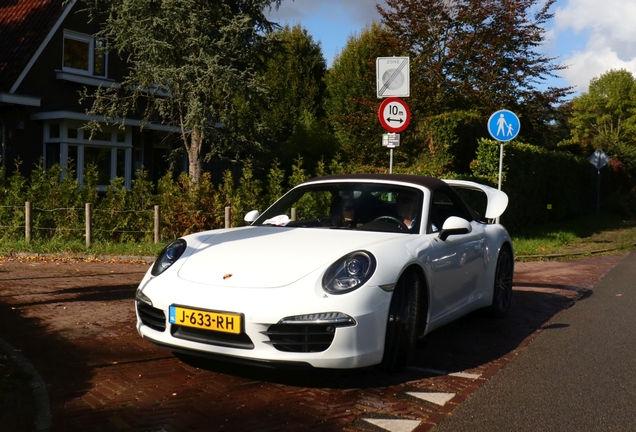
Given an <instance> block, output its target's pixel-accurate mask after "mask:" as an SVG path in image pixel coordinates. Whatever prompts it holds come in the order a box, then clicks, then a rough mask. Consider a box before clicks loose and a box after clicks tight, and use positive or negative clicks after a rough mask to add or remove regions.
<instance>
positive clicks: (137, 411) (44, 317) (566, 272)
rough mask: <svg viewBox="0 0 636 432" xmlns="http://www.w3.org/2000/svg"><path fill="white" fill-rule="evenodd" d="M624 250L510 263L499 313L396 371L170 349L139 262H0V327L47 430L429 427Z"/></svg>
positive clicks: (431, 342) (442, 335)
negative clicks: (507, 293) (309, 367)
mask: <svg viewBox="0 0 636 432" xmlns="http://www.w3.org/2000/svg"><path fill="white" fill-rule="evenodd" d="M622 257H623V255H606V256H598V257H593V258H586V259H580V260H575V261H566V262H533V263H517V265H516V271H515V295H514V301H513V306H512V310H511V313H510V315H509V317H507V318H506V319H503V320H492V319H490V318H488V317H486V316H485V315H484V314H483V313H474V314H471V315H470V316H468V317H465V318H463V319H461V320H459V321H457V322H455V323H452V324H450V325H448V326H446V327H444V328H442V329H440V330H438V331H436V332H434V333H433V334H431V335H429V336H428V337H427V338H426V340H424V341H422V342H421V343H420V345H419V346H418V349H417V352H416V355H415V359H414V362H413V365H412V367H410V368H409V369H408V370H406V371H405V372H403V373H401V374H395V375H384V374H380V373H377V372H375V371H374V370H356V371H319V370H316V371H276V370H269V369H262V368H254V367H246V366H235V365H231V364H225V363H216V362H209V361H200V360H192V359H187V358H185V359H179V358H177V357H175V356H174V355H173V354H172V353H171V352H170V351H167V350H161V349H158V348H156V347H154V346H153V345H151V344H150V343H148V342H146V341H144V340H142V339H141V338H140V337H139V336H138V335H137V333H136V331H135V329H134V323H135V313H134V309H133V298H134V291H135V288H136V286H137V283H138V282H139V280H140V279H141V277H142V275H143V273H144V272H145V271H146V269H147V268H148V264H146V263H115V262H80V261H72V260H58V261H51V260H27V259H10V260H6V259H5V260H3V261H2V262H0V337H1V338H3V339H4V340H5V341H7V342H8V343H10V344H11V345H13V347H15V348H16V349H17V350H20V352H21V353H22V355H24V356H25V357H26V358H27V359H28V360H29V361H30V362H31V363H32V364H33V365H34V366H35V367H36V369H37V370H38V371H39V372H40V374H41V376H42V377H43V379H44V381H45V383H46V385H47V389H48V393H49V398H50V403H51V412H52V429H51V430H53V431H87V430H90V431H144V432H150V431H157V432H159V431H165V432H172V431H186V430H187V431H216V430H218V431H224V430H228V431H287V430H289V431H292V430H300V429H303V430H315V431H333V430H346V431H361V430H370V431H373V430H375V431H382V430H386V429H383V428H384V427H392V426H386V425H387V424H388V423H385V422H386V421H388V420H399V421H401V423H400V422H393V423H391V424H393V425H401V426H403V427H404V429H402V430H416V431H425V430H430V429H431V428H432V427H434V425H435V424H437V423H438V422H439V421H440V420H441V419H442V418H444V416H446V415H448V414H449V413H450V412H452V410H453V409H454V408H455V407H456V406H457V405H458V404H459V403H461V402H462V401H463V400H465V399H466V398H467V397H468V396H470V395H471V394H472V393H473V392H474V391H475V390H476V389H477V388H478V387H479V386H480V385H481V384H482V383H483V382H484V381H485V380H487V379H489V378H490V377H491V376H492V375H493V374H494V373H496V372H497V370H499V369H500V368H501V367H502V366H504V365H505V363H506V362H508V361H510V359H512V358H513V357H514V356H515V355H516V354H517V353H518V352H519V350H521V349H523V348H524V347H525V346H526V345H527V344H528V343H530V341H531V340H532V339H533V338H534V337H535V336H536V335H537V334H538V333H539V332H540V331H541V330H542V329H543V328H550V326H549V320H550V318H551V317H553V316H554V315H555V314H558V313H559V312H560V311H562V310H563V309H564V308H566V307H568V306H569V305H571V304H572V302H573V300H575V299H579V298H580V299H585V295H583V296H581V295H580V294H581V292H584V291H585V290H586V289H588V288H591V287H592V286H593V285H594V283H595V282H597V281H598V280H599V279H600V278H601V277H602V276H603V275H604V274H605V273H607V271H609V269H610V268H611V267H612V266H613V265H614V264H615V263H617V262H618V261H619V260H620V259H622ZM440 397H441V398H442V399H444V400H443V401H440V400H439V398H440ZM431 400H432V401H433V402H431ZM5 420H7V421H9V423H8V424H7V423H6V422H5ZM10 420H11V419H10V418H8V419H0V421H2V424H3V427H8V429H7V430H16V431H19V430H21V429H20V428H23V427H24V426H23V425H18V424H17V422H15V423H14V424H12V423H11V421H10Z"/></svg>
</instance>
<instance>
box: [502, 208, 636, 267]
mask: <svg viewBox="0 0 636 432" xmlns="http://www.w3.org/2000/svg"><path fill="white" fill-rule="evenodd" d="M511 235H512V240H513V244H514V247H515V255H516V256H517V257H524V256H525V257H527V258H532V257H538V256H550V255H563V256H573V255H581V254H583V255H585V254H591V253H596V252H599V251H607V250H615V251H622V250H630V249H633V248H634V244H635V243H636V221H625V220H623V219H621V218H620V217H618V216H615V215H611V214H600V215H586V216H582V217H579V218H577V219H573V220H567V221H561V222H551V223H547V224H543V225H537V226H534V227H531V228H527V229H523V230H519V231H517V232H514V233H511Z"/></svg>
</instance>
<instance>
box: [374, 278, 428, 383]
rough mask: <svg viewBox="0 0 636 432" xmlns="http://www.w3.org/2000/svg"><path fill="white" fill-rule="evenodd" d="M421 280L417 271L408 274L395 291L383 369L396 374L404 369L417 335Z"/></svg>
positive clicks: (390, 309)
mask: <svg viewBox="0 0 636 432" xmlns="http://www.w3.org/2000/svg"><path fill="white" fill-rule="evenodd" d="M420 284H421V282H420V278H419V277H418V276H417V274H416V273H415V272H414V271H407V272H405V273H404V274H403V275H402V276H401V277H400V279H399V280H398V283H397V284H396V286H395V290H394V291H393V297H392V298H391V304H390V306H389V316H388V319H387V325H386V336H385V338H384V355H383V357H382V362H381V363H380V369H382V370H383V371H385V372H396V371H400V370H402V369H404V367H405V366H406V365H407V363H408V360H409V357H410V356H411V354H412V352H413V350H414V348H415V344H416V342H417V336H418V334H417V333H418V327H419V326H418V322H419V313H420V307H419V306H420V305H419V303H420V295H421V293H420Z"/></svg>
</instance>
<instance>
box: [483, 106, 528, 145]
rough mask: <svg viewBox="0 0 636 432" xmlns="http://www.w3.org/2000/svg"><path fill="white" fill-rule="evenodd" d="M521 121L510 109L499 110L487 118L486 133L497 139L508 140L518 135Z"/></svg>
mask: <svg viewBox="0 0 636 432" xmlns="http://www.w3.org/2000/svg"><path fill="white" fill-rule="evenodd" d="M519 129H521V122H520V121H519V117H517V115H516V114H515V113H513V112H512V111H508V110H499V111H497V112H495V113H494V114H493V115H491V116H490V119H488V133H490V136H491V137H493V138H494V139H496V140H497V141H510V140H513V139H515V137H516V136H517V135H519Z"/></svg>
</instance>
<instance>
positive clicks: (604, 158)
mask: <svg viewBox="0 0 636 432" xmlns="http://www.w3.org/2000/svg"><path fill="white" fill-rule="evenodd" d="M588 160H589V161H590V163H591V164H592V165H594V168H596V174H597V176H596V214H601V168H603V167H604V166H605V165H606V164H607V163H608V162H609V161H610V157H609V156H608V155H607V154H606V153H605V152H604V151H603V150H601V149H598V150H596V151H595V152H594V153H592V155H591V156H590V157H589V158H588Z"/></svg>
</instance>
